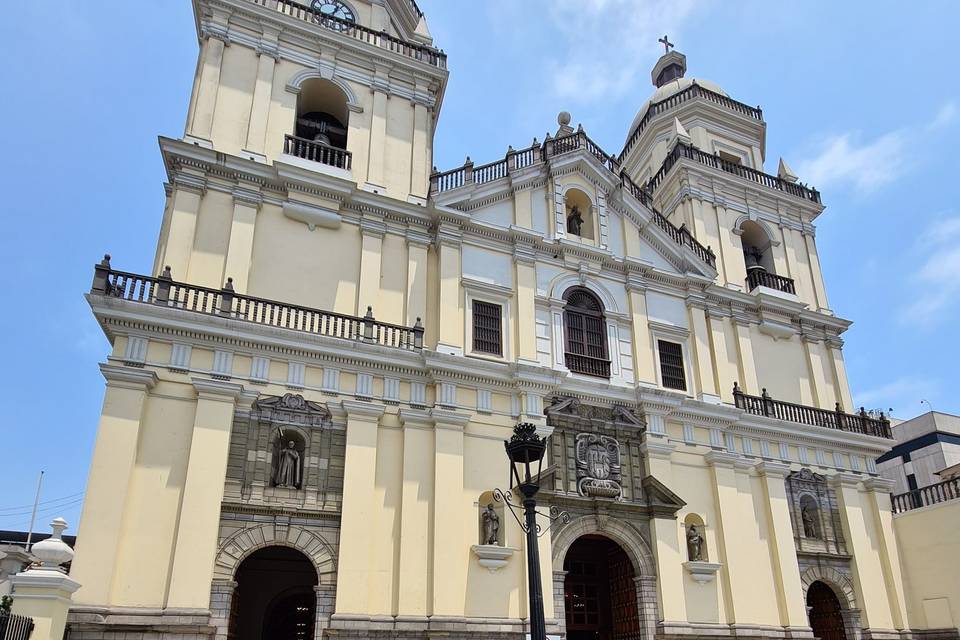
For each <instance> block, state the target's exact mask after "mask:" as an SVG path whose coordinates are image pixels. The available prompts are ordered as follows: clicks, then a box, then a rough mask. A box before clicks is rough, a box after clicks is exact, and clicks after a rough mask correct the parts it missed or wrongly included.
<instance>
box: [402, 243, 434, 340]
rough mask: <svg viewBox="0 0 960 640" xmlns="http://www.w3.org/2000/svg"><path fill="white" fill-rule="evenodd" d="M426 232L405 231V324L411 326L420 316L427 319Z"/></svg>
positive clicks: (421, 318) (422, 319)
mask: <svg viewBox="0 0 960 640" xmlns="http://www.w3.org/2000/svg"><path fill="white" fill-rule="evenodd" d="M429 245H430V238H429V237H428V236H427V235H426V234H421V233H414V232H411V231H407V297H406V301H407V315H406V325H407V326H408V327H412V326H413V325H414V324H416V322H417V318H420V320H421V322H426V321H427V248H428V247H429Z"/></svg>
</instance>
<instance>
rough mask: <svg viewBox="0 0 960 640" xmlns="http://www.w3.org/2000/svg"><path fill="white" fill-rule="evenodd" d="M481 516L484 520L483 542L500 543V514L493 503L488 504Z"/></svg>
mask: <svg viewBox="0 0 960 640" xmlns="http://www.w3.org/2000/svg"><path fill="white" fill-rule="evenodd" d="M481 517H482V520H483V544H499V540H498V538H499V534H500V516H498V515H497V512H496V511H494V509H493V504H488V505H487V508H486V509H484V510H483V515H482V516H481Z"/></svg>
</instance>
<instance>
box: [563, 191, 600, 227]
mask: <svg viewBox="0 0 960 640" xmlns="http://www.w3.org/2000/svg"><path fill="white" fill-rule="evenodd" d="M563 204H564V210H565V211H564V219H565V220H566V225H567V235H568V236H574V237H580V238H586V239H587V240H595V239H596V233H595V227H596V222H595V221H596V211H595V209H596V207H594V205H593V201H592V200H591V199H590V196H588V195H587V194H586V192H585V191H583V190H582V189H578V188H576V187H573V188H570V189H567V191H566V193H564V194H563Z"/></svg>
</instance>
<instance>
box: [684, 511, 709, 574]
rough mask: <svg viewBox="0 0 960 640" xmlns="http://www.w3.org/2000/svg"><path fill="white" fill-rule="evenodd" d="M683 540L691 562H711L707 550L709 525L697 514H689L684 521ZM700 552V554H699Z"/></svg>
mask: <svg viewBox="0 0 960 640" xmlns="http://www.w3.org/2000/svg"><path fill="white" fill-rule="evenodd" d="M683 540H684V545H685V547H686V550H687V560H688V561H690V562H709V561H710V553H709V551H708V550H707V525H706V523H704V521H703V518H702V517H700V516H699V515H698V514H696V513H688V514H687V515H686V517H684V519H683ZM698 552H699V553H698Z"/></svg>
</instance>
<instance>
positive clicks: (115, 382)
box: [100, 363, 159, 391]
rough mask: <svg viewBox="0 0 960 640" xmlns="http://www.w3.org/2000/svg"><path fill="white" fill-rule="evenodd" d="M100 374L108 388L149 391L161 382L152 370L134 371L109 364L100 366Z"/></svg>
mask: <svg viewBox="0 0 960 640" xmlns="http://www.w3.org/2000/svg"><path fill="white" fill-rule="evenodd" d="M100 373H101V374H102V375H103V377H104V378H105V379H106V381H107V386H110V387H120V388H123V389H133V390H135V391H149V390H150V389H153V387H154V386H156V384H157V381H158V380H159V378H158V377H157V373H156V372H155V371H152V370H150V369H139V368H137V369H134V368H131V367H124V366H117V365H113V364H108V363H101V364H100Z"/></svg>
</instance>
